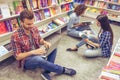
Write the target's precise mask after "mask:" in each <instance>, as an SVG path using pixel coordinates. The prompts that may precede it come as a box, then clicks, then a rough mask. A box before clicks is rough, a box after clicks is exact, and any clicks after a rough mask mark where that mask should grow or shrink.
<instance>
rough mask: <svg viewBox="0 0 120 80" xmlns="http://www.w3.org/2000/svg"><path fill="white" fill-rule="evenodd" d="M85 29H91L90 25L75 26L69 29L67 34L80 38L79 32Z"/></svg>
mask: <svg viewBox="0 0 120 80" xmlns="http://www.w3.org/2000/svg"><path fill="white" fill-rule="evenodd" d="M84 30H91V29H90V27H89V26H81V27H77V28H73V29H71V30H68V31H67V34H68V35H69V36H72V37H77V38H80V36H79V33H80V32H82V31H84Z"/></svg>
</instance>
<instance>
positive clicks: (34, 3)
mask: <svg viewBox="0 0 120 80" xmlns="http://www.w3.org/2000/svg"><path fill="white" fill-rule="evenodd" d="M32 3H33V9H37V8H38V0H32Z"/></svg>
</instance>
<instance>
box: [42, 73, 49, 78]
mask: <svg viewBox="0 0 120 80" xmlns="http://www.w3.org/2000/svg"><path fill="white" fill-rule="evenodd" d="M41 77H42V78H43V79H44V80H51V77H50V75H49V74H48V73H42V74H41Z"/></svg>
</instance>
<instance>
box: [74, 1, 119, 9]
mask: <svg viewBox="0 0 120 80" xmlns="http://www.w3.org/2000/svg"><path fill="white" fill-rule="evenodd" d="M104 1H105V0H104ZM104 1H102V0H76V2H77V3H80V4H81V3H84V4H87V5H91V6H94V7H100V8H105V9H112V10H117V11H120V4H113V3H107V2H104ZM110 1H112V2H113V0H109V2H110ZM114 2H116V3H120V2H118V1H114Z"/></svg>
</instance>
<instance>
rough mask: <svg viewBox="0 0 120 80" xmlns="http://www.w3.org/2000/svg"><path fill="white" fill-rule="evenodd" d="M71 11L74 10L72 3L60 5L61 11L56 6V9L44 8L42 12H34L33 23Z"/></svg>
mask: <svg viewBox="0 0 120 80" xmlns="http://www.w3.org/2000/svg"><path fill="white" fill-rule="evenodd" d="M73 9H74V6H73V3H68V4H65V5H62V6H61V10H60V8H59V7H58V6H56V7H50V8H46V9H43V10H38V11H34V15H35V21H39V20H43V19H45V18H49V17H52V16H54V15H57V14H60V13H61V12H60V11H62V12H66V11H70V10H73Z"/></svg>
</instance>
